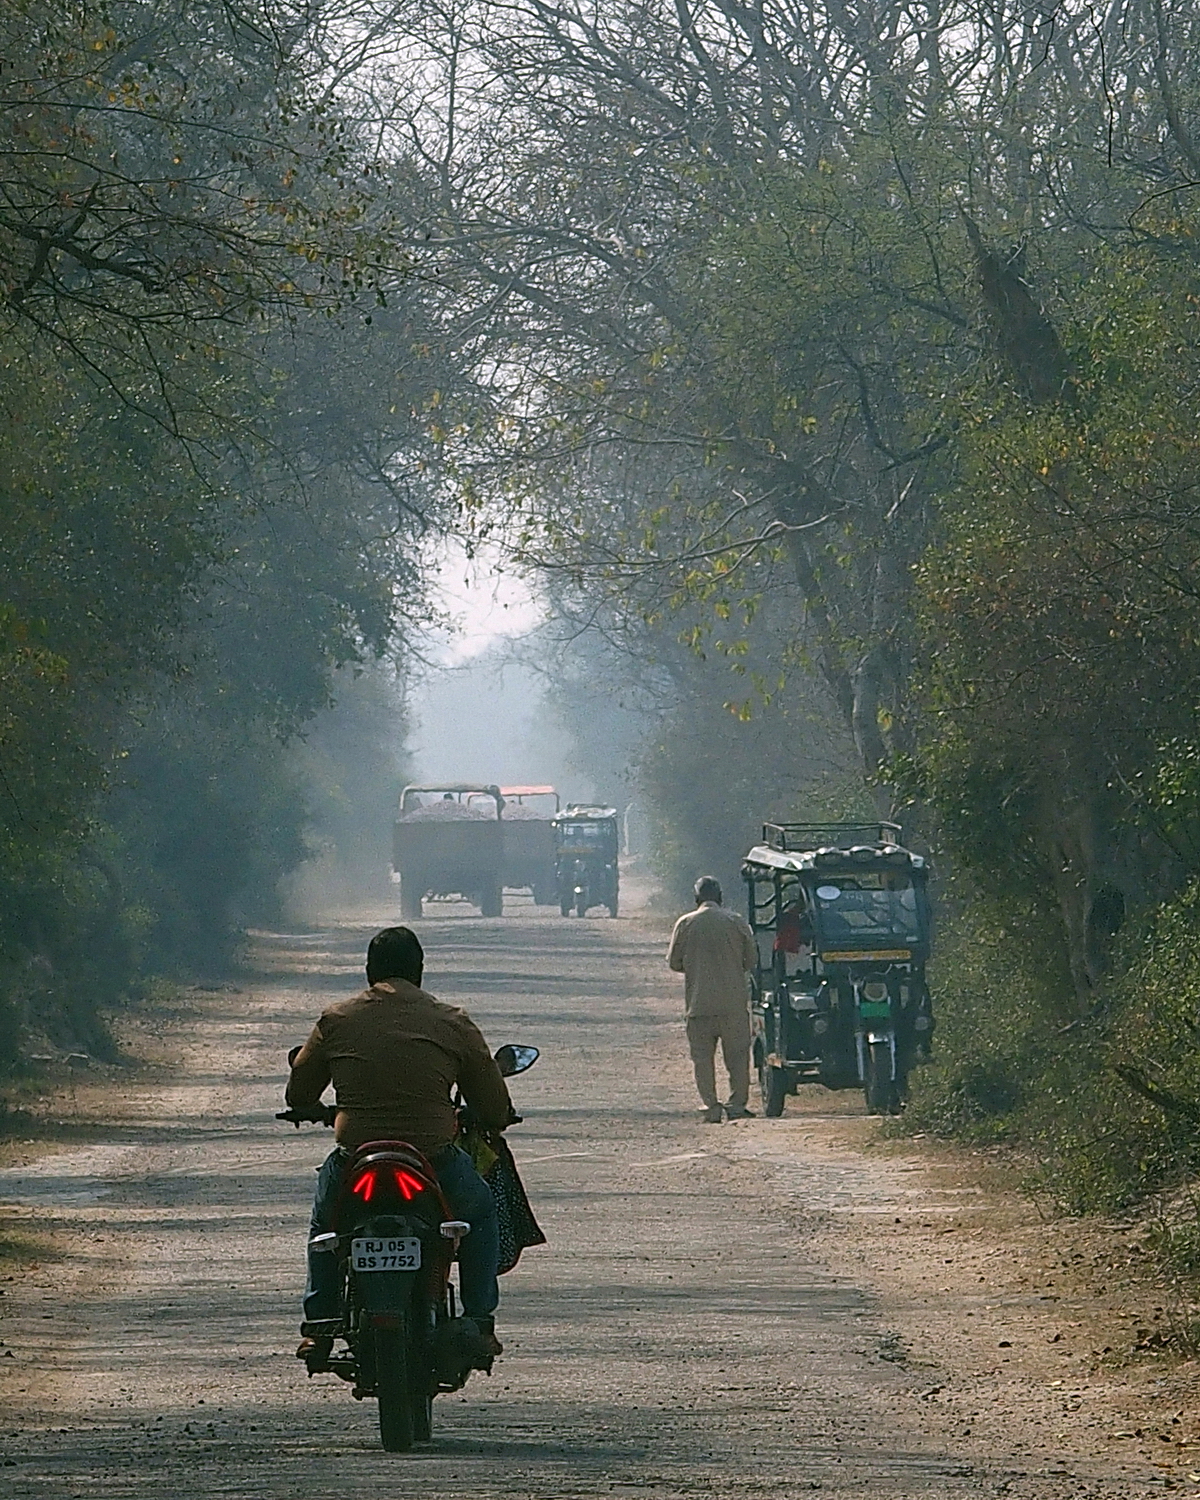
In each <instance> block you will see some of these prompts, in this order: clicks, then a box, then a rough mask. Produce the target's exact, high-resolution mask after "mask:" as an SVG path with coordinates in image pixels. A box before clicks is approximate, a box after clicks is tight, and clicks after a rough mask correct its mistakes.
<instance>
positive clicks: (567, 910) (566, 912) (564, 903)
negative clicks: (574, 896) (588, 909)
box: [558, 896, 571, 917]
mask: <svg viewBox="0 0 1200 1500" xmlns="http://www.w3.org/2000/svg"><path fill="white" fill-rule="evenodd" d="M558 909H559V911H560V912H561V913H562V914H563V916H564V917H569V916H570V915H571V898H570V896H564V897H563V899H562V900H561V901H560V902H559V903H558Z"/></svg>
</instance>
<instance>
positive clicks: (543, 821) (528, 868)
mask: <svg viewBox="0 0 1200 1500" xmlns="http://www.w3.org/2000/svg"><path fill="white" fill-rule="evenodd" d="M500 795H501V796H502V797H503V798H504V807H503V809H502V811H501V814H500V821H501V822H502V823H503V825H504V889H505V890H506V891H528V892H529V893H530V895H531V896H532V897H533V899H534V903H535V905H537V906H553V905H554V902H555V900H556V898H557V895H558V887H557V884H556V881H555V865H554V818H555V815H556V814H557V813H558V810H559V806H560V803H559V798H558V792H557V791H556V790H555V788H554V787H552V786H502V787H501V788H500Z"/></svg>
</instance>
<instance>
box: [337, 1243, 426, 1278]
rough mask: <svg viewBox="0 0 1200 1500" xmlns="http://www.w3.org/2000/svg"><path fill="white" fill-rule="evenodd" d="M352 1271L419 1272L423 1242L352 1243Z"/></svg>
mask: <svg viewBox="0 0 1200 1500" xmlns="http://www.w3.org/2000/svg"><path fill="white" fill-rule="evenodd" d="M350 1269H351V1270H352V1271H355V1272H359V1273H361V1272H363V1271H419V1270H420V1269H421V1241H420V1240H419V1239H416V1238H415V1237H413V1238H411V1239H399V1240H393V1239H379V1240H351V1241H350Z"/></svg>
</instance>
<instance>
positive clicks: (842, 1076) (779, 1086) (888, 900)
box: [742, 822, 934, 1116]
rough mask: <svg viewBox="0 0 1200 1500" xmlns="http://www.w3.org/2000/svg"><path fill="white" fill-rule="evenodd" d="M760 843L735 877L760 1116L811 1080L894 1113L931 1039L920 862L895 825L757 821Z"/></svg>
mask: <svg viewBox="0 0 1200 1500" xmlns="http://www.w3.org/2000/svg"><path fill="white" fill-rule="evenodd" d="M762 836H763V841H762V843H761V844H759V845H757V846H756V847H755V848H753V849H751V850H750V852H749V854H747V855H746V858H745V861H744V862H743V865H742V875H743V878H744V879H745V881H746V890H747V895H748V907H749V917H750V925H751V927H752V928H753V929H754V933H755V937H756V940H757V942H758V950H759V956H758V969H757V973H756V974H755V976H754V995H753V1001H752V1007H751V1009H752V1028H753V1058H754V1063H755V1066H756V1068H757V1070H758V1078H759V1086H760V1088H761V1091H762V1102H763V1112H764V1114H766V1115H769V1116H778V1115H781V1114H782V1113H783V1107H784V1103H785V1101H786V1098H787V1096H788V1095H789V1094H794V1093H796V1091H797V1089H798V1087H799V1085H800V1084H802V1083H822V1084H824V1085H825V1087H826V1088H830V1089H846V1088H859V1087H861V1088H862V1090H863V1092H864V1095H865V1096H866V1101H867V1108H868V1110H870V1111H871V1113H873V1114H895V1113H897V1112H898V1111H899V1109H900V1106H901V1104H902V1102H903V1099H904V1097H905V1094H906V1092H907V1087H908V1075H909V1073H910V1071H911V1069H912V1068H913V1066H914V1065H915V1063H916V1062H917V1061H918V1060H920V1059H921V1058H923V1057H926V1056H928V1054H929V1051H930V1043H931V1041H932V1037H933V1029H934V1020H933V1008H932V1004H931V1001H930V996H929V989H928V986H927V985H926V983H925V962H926V959H927V958H928V956H929V928H930V922H929V899H928V894H927V890H926V886H927V881H928V875H929V870H928V866H927V863H926V861H925V860H924V858H923V857H922V856H921V855H919V854H913V853H912V852H911V851H910V850H908V849H905V848H904V847H903V845H902V844H901V842H900V840H901V830H900V828H899V827H898V825H897V824H895V823H883V822H881V823H871V824H860V823H825V824H814V823H805V824H802V823H764V824H763V834H762Z"/></svg>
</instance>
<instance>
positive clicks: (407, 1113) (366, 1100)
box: [286, 979, 512, 1154]
mask: <svg viewBox="0 0 1200 1500" xmlns="http://www.w3.org/2000/svg"><path fill="white" fill-rule="evenodd" d="M331 1081H332V1083H333V1086H334V1088H335V1089H336V1090H337V1109H338V1113H337V1123H336V1129H335V1132H334V1133H335V1135H336V1136H337V1141H338V1144H339V1145H340V1146H348V1147H354V1146H361V1145H362V1144H363V1142H364V1141H380V1140H399V1141H408V1142H409V1143H410V1144H411V1145H414V1146H415V1147H416V1148H417V1150H418V1151H424V1152H425V1153H426V1154H428V1153H429V1152H431V1151H435V1150H436V1149H437V1148H438V1147H439V1146H444V1145H445V1144H446V1143H447V1142H448V1141H452V1140H453V1139H454V1133H455V1130H456V1128H457V1123H458V1122H457V1120H456V1118H455V1114H454V1107H453V1105H452V1104H451V1102H450V1090H451V1088H453V1087H454V1085H455V1084H457V1085H458V1086H459V1088H460V1089H461V1090H462V1092H463V1095H464V1097H465V1098H466V1101H467V1103H468V1105H469V1106H470V1108H471V1112H472V1114H473V1115H474V1116H475V1118H476V1119H477V1120H478V1121H479V1123H480V1124H481V1125H482V1126H483V1127H484V1129H485V1130H503V1129H504V1127H505V1125H507V1124H508V1120H509V1116H510V1115H511V1113H512V1102H511V1101H510V1099H509V1097H508V1088H507V1086H506V1084H505V1082H504V1079H503V1078H502V1077H501V1076H500V1069H499V1068H498V1067H497V1066H496V1064H495V1063H494V1062H493V1061H492V1054H491V1053H490V1052H489V1051H488V1046H487V1043H486V1042H485V1041H484V1039H483V1037H482V1036H481V1035H480V1032H479V1029H478V1027H476V1025H475V1023H474V1022H473V1021H472V1020H471V1018H470V1017H469V1016H468V1015H467V1013H466V1011H463V1010H459V1009H458V1007H457V1006H454V1005H443V1003H442V1002H441V1001H440V1000H437V999H435V998H434V996H433V995H431V994H429V993H428V991H426V990H421V989H418V988H417V986H416V985H415V984H409V982H408V981H407V980H406V979H381V980H380V981H379V983H378V984H373V985H372V986H371V988H370V989H369V990H364V991H363V993H362V994H361V995H355V996H354V997H353V999H350V1000H339V1001H338V1002H337V1003H336V1004H335V1005H331V1006H330V1007H329V1009H328V1010H327V1011H325V1013H324V1014H323V1015H322V1017H321V1019H320V1020H319V1021H318V1022H317V1024H316V1026H314V1027H313V1032H312V1035H311V1036H310V1037H309V1039H308V1041H306V1042H305V1044H304V1046H303V1047H301V1049H300V1053H299V1055H298V1056H297V1058H296V1061H295V1062H294V1063H293V1064H292V1076H291V1078H290V1079H289V1080H288V1086H287V1096H286V1097H287V1102H288V1107H289V1108H291V1109H309V1108H311V1107H312V1106H313V1105H315V1104H316V1103H317V1101H318V1100H319V1099H320V1097H321V1095H322V1093H323V1092H324V1091H325V1089H326V1087H327V1086H328V1084H329V1083H330V1082H331Z"/></svg>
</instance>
